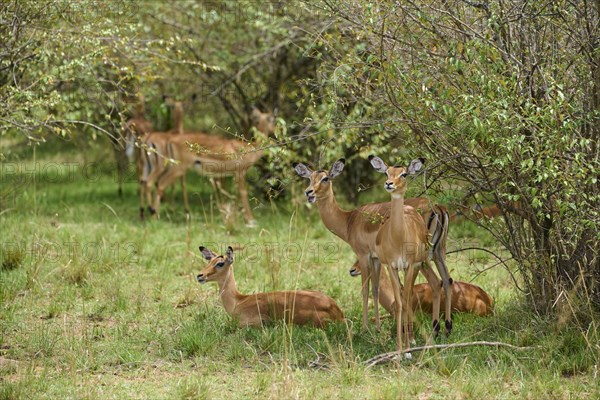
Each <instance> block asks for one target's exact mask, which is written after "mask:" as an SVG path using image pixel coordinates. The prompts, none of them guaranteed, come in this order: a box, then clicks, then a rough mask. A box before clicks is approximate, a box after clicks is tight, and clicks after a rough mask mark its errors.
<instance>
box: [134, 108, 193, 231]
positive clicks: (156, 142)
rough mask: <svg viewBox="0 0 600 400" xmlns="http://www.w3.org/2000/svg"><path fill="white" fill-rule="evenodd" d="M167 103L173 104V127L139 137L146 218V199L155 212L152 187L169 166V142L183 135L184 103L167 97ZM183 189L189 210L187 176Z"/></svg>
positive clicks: (141, 196) (184, 200)
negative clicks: (167, 156)
mask: <svg viewBox="0 0 600 400" xmlns="http://www.w3.org/2000/svg"><path fill="white" fill-rule="evenodd" d="M167 104H168V105H171V106H173V113H172V117H173V127H174V128H173V129H171V130H170V131H168V132H151V133H148V134H146V135H145V136H143V137H142V138H139V140H140V142H141V146H140V152H139V153H140V154H139V162H138V181H139V183H140V218H141V219H144V208H145V207H144V199H145V200H146V201H147V203H148V211H149V212H150V214H151V215H153V214H155V210H154V208H153V207H152V206H151V204H152V187H153V186H154V184H155V182H156V181H157V179H158V178H159V177H160V176H161V174H162V173H164V171H165V170H166V168H167V165H166V164H167V160H166V159H165V155H167V143H168V141H169V138H171V137H173V136H174V135H183V104H182V103H181V102H179V101H176V102H174V101H172V100H170V99H167ZM181 190H182V192H183V202H184V204H185V209H186V211H189V204H188V197H187V187H186V181H185V176H182V177H181Z"/></svg>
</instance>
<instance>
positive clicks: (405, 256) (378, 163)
mask: <svg viewBox="0 0 600 400" xmlns="http://www.w3.org/2000/svg"><path fill="white" fill-rule="evenodd" d="M369 160H370V161H371V164H372V165H373V167H374V168H375V169H376V170H378V171H379V172H382V173H385V174H386V175H387V180H386V182H385V188H386V190H387V191H388V192H389V193H391V196H392V201H391V204H392V206H391V207H392V211H391V216H390V219H389V220H388V221H386V222H385V223H384V224H383V226H382V227H381V229H380V230H379V232H378V233H377V238H376V241H375V244H374V246H373V247H372V248H371V249H370V251H371V252H372V254H373V257H374V258H376V259H377V260H378V261H380V262H381V263H383V264H385V265H386V266H387V270H388V274H389V276H390V280H391V281H392V288H393V291H394V299H395V301H396V305H399V307H396V310H395V314H396V324H397V332H398V333H397V343H396V344H397V349H398V350H400V349H402V333H401V332H402V330H403V329H402V326H404V332H406V334H405V335H404V336H405V341H404V342H405V345H406V348H409V347H410V339H411V338H412V335H413V329H412V328H413V327H412V324H413V320H414V315H413V312H412V307H410V306H408V307H407V305H411V304H412V290H413V285H414V282H415V279H416V275H417V273H418V271H421V272H422V273H423V275H425V278H426V279H427V282H428V283H429V284H430V285H431V287H432V288H433V294H432V296H433V320H434V322H436V321H439V314H440V309H439V308H440V283H441V281H440V278H439V277H438V276H437V275H436V274H435V273H434V272H433V270H432V269H431V265H430V264H429V259H430V255H429V251H428V229H427V226H426V224H425V223H424V221H423V219H422V217H421V215H420V214H419V213H418V212H417V211H416V210H415V209H414V208H413V207H411V206H407V205H405V204H404V194H405V192H406V186H407V181H406V176H407V175H408V174H409V173H411V171H410V168H405V167H395V166H394V167H388V166H387V165H386V164H385V163H384V162H383V160H381V159H380V158H378V157H372V156H371V157H369ZM411 164H412V163H411ZM421 165H422V162H421ZM413 173H414V172H413ZM419 266H420V268H419V269H416V267H419ZM401 270H402V271H404V272H405V279H404V283H405V285H404V287H402V284H401V282H400V278H399V276H398V272H399V271H401ZM375 279H377V277H375ZM374 284H376V283H374Z"/></svg>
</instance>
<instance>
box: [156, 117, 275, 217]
mask: <svg viewBox="0 0 600 400" xmlns="http://www.w3.org/2000/svg"><path fill="white" fill-rule="evenodd" d="M253 113H254V111H253ZM258 120H259V122H260V124H261V125H260V126H261V127H262V128H263V129H265V130H266V132H263V133H264V134H266V135H269V134H270V133H272V132H273V131H274V130H275V120H274V117H273V116H272V115H271V114H270V113H262V114H261V118H259V119H258ZM263 121H266V123H265V124H263V123H262V122H263ZM190 146H191V147H196V148H198V149H199V151H198V152H192V151H191V150H190ZM167 151H168V154H169V157H170V158H171V159H173V160H177V164H176V165H171V166H170V167H169V168H168V169H167V170H166V171H165V172H164V173H163V174H162V175H161V176H160V178H159V180H158V187H157V190H156V195H155V196H154V210H155V212H156V213H157V215H158V213H159V207H160V197H161V196H162V194H163V193H164V190H165V188H167V187H168V186H169V185H171V184H172V183H173V182H174V181H175V179H177V178H178V177H180V176H183V175H185V173H186V172H187V170H188V169H189V168H191V167H195V168H196V169H197V171H198V172H199V173H200V174H201V175H205V176H208V177H225V176H233V177H234V178H235V179H236V181H237V184H238V191H239V193H240V197H241V200H242V206H243V209H244V218H245V219H246V223H247V225H248V226H256V225H257V224H256V220H255V219H254V216H253V215H252V210H251V208H250V203H249V201H248V190H247V189H246V173H247V172H248V170H249V169H250V168H251V167H252V166H253V165H254V164H255V163H256V162H257V161H258V160H259V159H260V158H261V157H262V154H263V152H262V150H254V149H253V148H252V147H251V146H250V145H249V144H247V143H245V142H242V141H240V140H235V139H226V138H222V137H220V136H215V135H208V134H205V133H184V134H182V135H177V136H173V137H170V138H169V139H168V141H167ZM186 207H187V204H186Z"/></svg>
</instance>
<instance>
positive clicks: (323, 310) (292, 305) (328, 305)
mask: <svg viewBox="0 0 600 400" xmlns="http://www.w3.org/2000/svg"><path fill="white" fill-rule="evenodd" d="M200 252H201V253H202V255H203V256H204V258H205V259H206V260H207V261H208V262H209V263H208V265H207V266H206V268H204V269H203V270H202V272H200V274H198V276H197V280H198V282H200V283H206V282H217V284H218V285H219V297H221V301H222V302H223V306H224V307H225V311H227V313H228V314H229V315H231V316H232V317H233V318H236V319H237V320H238V321H239V323H240V325H241V326H263V324H265V323H268V322H271V321H277V320H283V321H285V322H286V323H292V324H296V325H313V326H316V327H319V328H321V327H323V326H324V325H325V324H326V323H328V322H330V321H342V320H344V314H343V313H342V310H341V309H340V308H339V307H338V305H337V304H336V302H335V301H334V300H333V299H332V298H331V297H329V296H327V295H325V294H323V293H321V292H316V291H312V290H293V291H281V292H269V293H255V294H249V295H244V294H241V293H240V292H239V291H238V290H237V285H236V283H235V278H234V276H233V266H232V264H233V249H232V248H231V247H228V248H227V252H226V254H225V255H224V256H218V255H216V254H215V253H213V252H212V251H210V250H209V249H207V248H206V247H202V246H200Z"/></svg>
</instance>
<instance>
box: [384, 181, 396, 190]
mask: <svg viewBox="0 0 600 400" xmlns="http://www.w3.org/2000/svg"><path fill="white" fill-rule="evenodd" d="M384 187H385V190H391V189H393V188H394V182H389V181H388V182H386V183H385V185H384Z"/></svg>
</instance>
